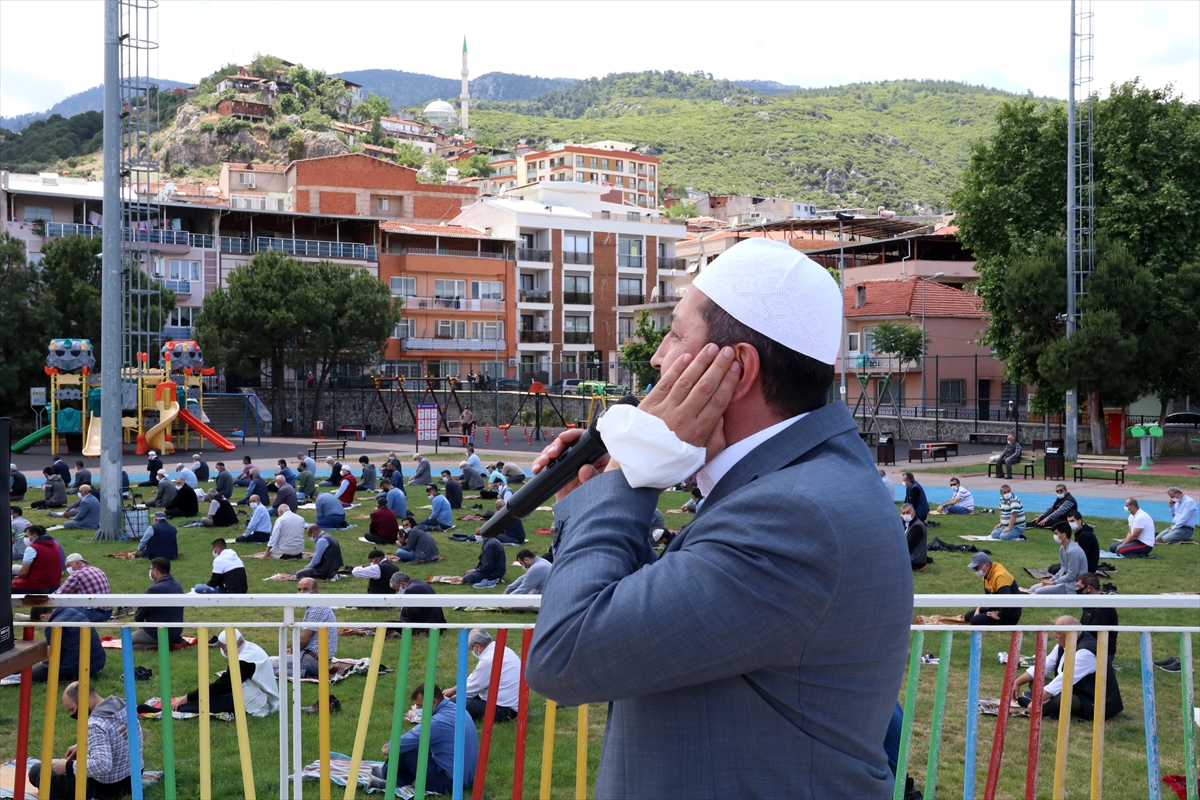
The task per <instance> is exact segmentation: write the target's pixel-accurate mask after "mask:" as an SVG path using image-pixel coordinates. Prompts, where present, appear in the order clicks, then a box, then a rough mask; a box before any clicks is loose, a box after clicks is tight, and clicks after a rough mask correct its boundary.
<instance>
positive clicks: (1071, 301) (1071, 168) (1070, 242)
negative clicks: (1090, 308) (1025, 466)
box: [1063, 0, 1079, 461]
mask: <svg viewBox="0 0 1200 800" xmlns="http://www.w3.org/2000/svg"><path fill="white" fill-rule="evenodd" d="M1067 52H1068V53H1069V54H1070V57H1069V58H1068V62H1069V77H1068V80H1067V340H1068V341H1070V339H1071V337H1073V336H1074V335H1075V0H1071V49H1070V50H1068V51H1067ZM1063 415H1064V417H1065V419H1066V423H1067V431H1066V437H1065V441H1064V442H1063V444H1064V450H1065V451H1066V452H1065V453H1064V455H1065V456H1066V459H1067V460H1068V461H1074V460H1075V459H1076V458H1078V456H1079V419H1078V417H1079V397H1078V391H1077V388H1076V386H1075V384H1074V383H1072V384H1071V385H1070V386H1069V387H1068V388H1067V397H1066V403H1065V408H1064V409H1063Z"/></svg>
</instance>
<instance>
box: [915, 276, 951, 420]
mask: <svg viewBox="0 0 1200 800" xmlns="http://www.w3.org/2000/svg"><path fill="white" fill-rule="evenodd" d="M945 274H946V273H944V272H935V273H934V274H933V275H930V276H929V277H928V278H923V279H922V280H921V416H922V417H923V416H925V287H926V286H927V285H928V284H929V282H930V281H932V280H937V279H938V278H940V277H942V276H943V275H945Z"/></svg>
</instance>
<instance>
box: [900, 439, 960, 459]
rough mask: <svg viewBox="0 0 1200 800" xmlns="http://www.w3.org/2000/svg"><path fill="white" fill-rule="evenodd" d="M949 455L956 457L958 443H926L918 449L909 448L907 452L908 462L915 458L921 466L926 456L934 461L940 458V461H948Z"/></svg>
mask: <svg viewBox="0 0 1200 800" xmlns="http://www.w3.org/2000/svg"><path fill="white" fill-rule="evenodd" d="M951 451H953V452H951ZM951 455H955V456H956V455H958V442H926V443H925V444H923V445H921V446H920V447H910V448H909V450H908V460H909V462H911V461H912V460H913V459H914V458H915V459H917V460H918V461H920V462H921V463H922V464H924V463H925V457H926V456H929V458H931V459H933V460H934V461H937V460H938V456H941V458H942V461H948V460H949V458H948V457H949V456H951Z"/></svg>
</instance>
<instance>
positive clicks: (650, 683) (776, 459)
mask: <svg viewBox="0 0 1200 800" xmlns="http://www.w3.org/2000/svg"><path fill="white" fill-rule="evenodd" d="M846 297H849V298H850V300H851V301H852V300H853V292H851V293H850V294H849V295H846ZM845 302H846V301H845V298H844V297H843V293H842V292H841V291H840V290H839V289H838V287H837V284H836V282H835V281H834V280H833V278H831V277H830V275H829V273H828V272H826V271H825V269H823V268H822V267H820V266H819V265H817V264H816V263H815V262H813V261H811V260H810V259H808V258H807V257H806V256H804V255H803V254H802V253H800V252H798V251H797V250H795V249H793V248H792V247H790V246H789V245H787V244H786V243H784V242H776V241H771V240H767V239H749V240H746V241H743V242H740V243H738V244H737V245H735V246H734V247H732V248H730V249H729V250H727V251H726V252H725V253H724V254H722V255H721V256H720V257H719V258H717V259H716V260H715V261H714V262H712V263H711V264H709V265H708V266H707V267H706V268H705V269H704V271H702V272H701V273H700V274H699V275H698V276H697V277H696V279H695V281H694V282H693V284H692V286H691V288H690V289H689V290H688V291H687V293H686V294H684V296H683V299H682V300H680V302H679V304H678V305H677V306H676V307H675V310H674V313H673V316H672V324H671V328H670V331H669V332H668V333H667V335H666V337H665V338H664V339H663V341H662V344H661V345H660V346H659V349H658V351H657V352H656V353H655V354H654V356H653V358H652V359H651V364H652V365H653V366H654V367H655V368H656V369H658V370H659V371H660V374H661V377H660V378H659V380H658V381H657V382H656V383H655V385H654V389H653V390H652V391H651V392H650V394H648V395H647V396H646V397H645V399H644V400H642V402H641V405H640V406H639V407H637V408H633V407H632V406H622V405H615V406H610V407H609V409H608V411H607V412H606V413H605V415H604V417H602V418H601V420H600V422H599V423H598V426H599V428H600V431H601V433H602V435H603V437H604V443H605V444H606V445H607V446H608V450H609V456H608V458H603V457H602V458H600V459H598V460H597V461H595V462H594V463H593V464H591V465H588V466H584V467H582V468H580V470H579V474H578V475H576V476H575V479H574V480H573V481H571V482H570V483H568V484H567V485H566V486H565V487H564V488H563V490H562V491H561V492H560V493H559V495H558V497H559V500H558V502H557V503H556V504H555V506H554V517H555V524H554V538H553V540H552V552H553V555H554V569H553V571H552V572H551V574H550V578H549V579H548V580H547V582H546V588H545V591H544V592H543V595H542V597H543V601H544V602H543V605H542V609H541V611H540V612H539V619H538V626H537V628H536V629H535V631H534V635H533V642H532V646H531V649H530V653H529V658H528V659H527V661H526V678H527V680H528V682H529V685H530V687H531V688H533V689H534V690H536V691H537V692H538V693H539V694H542V695H543V696H545V697H547V698H551V699H554V700H556V701H558V702H559V703H560V704H568V705H569V704H578V703H591V702H605V701H609V702H610V703H611V705H610V706H609V709H610V710H609V717H608V732H607V735H606V736H605V741H604V749H603V751H602V754H601V758H600V765H599V772H598V782H597V787H596V795H597V796H598V797H621V796H629V795H633V794H636V795H639V796H645V797H667V796H671V797H701V796H730V797H749V796H756V797H789V798H825V797H835V796H836V797H882V796H885V795H887V794H890V793H891V789H892V784H893V780H892V776H891V772H890V771H889V770H888V765H887V759H886V755H885V753H884V750H883V747H882V743H883V741H884V738H885V736H886V734H887V729H888V725H889V723H890V721H891V718H892V712H893V710H894V708H895V704H896V696H897V694H898V693H899V691H900V685H901V681H902V679H903V675H904V670H905V666H906V662H907V657H908V640H909V623H910V622H911V619H912V596H913V580H912V572H911V570H898V569H896V567H897V566H898V565H900V564H903V563H905V560H906V559H907V558H908V551H907V547H906V545H905V537H904V531H903V528H902V526H901V524H900V519H899V517H898V515H897V514H896V507H895V505H894V503H893V499H892V498H891V497H889V496H888V495H887V492H885V491H884V489H883V485H882V484H881V482H880V481H879V476H878V474H877V472H876V470H877V467H876V465H875V463H874V459H873V457H872V454H871V452H870V451H869V450H868V448H867V446H866V445H865V444H864V443H863V441H862V439H861V438H860V437H859V435H858V424H857V422H856V421H855V419H854V418H853V417H852V416H851V414H850V411H849V409H848V408H847V407H846V404H845V403H841V402H837V403H829V404H827V403H828V398H829V393H830V388H831V386H832V384H833V378H834V364H835V362H836V361H837V359H838V352H839V348H840V346H841V344H842V340H843V337H842V310H843V307H844V303H845ZM619 409H624V410H623V411H621V410H619ZM614 412H616V413H614ZM582 433H583V432H582V431H580V430H579V429H573V430H568V431H564V432H563V433H562V434H560V435H559V436H558V438H557V439H556V440H555V441H554V442H553V443H551V445H550V446H549V447H547V448H546V449H545V450H543V451H542V453H541V455H539V456H538V458H537V460H536V461H535V462H534V472H535V473H536V472H540V471H541V470H543V469H546V468H547V465H548V463H549V462H550V461H551V460H552V459H554V458H557V457H558V456H559V455H560V454H561V453H562V451H563V448H564V447H566V446H567V445H569V444H571V443H572V442H575V441H577V440H578V438H579V436H581V435H582ZM693 473H696V483H697V485H699V486H700V489H701V492H702V493H703V494H704V496H705V497H706V498H707V499H706V500H705V503H704V511H703V513H701V514H699V515H698V516H697V517H696V519H695V520H694V521H693V522H692V523H691V524H689V525H688V526H687V528H685V529H684V531H683V532H682V533H680V534H679V535H678V536H676V537H675V538H674V539H673V540H672V541H671V543H670V544H669V545H668V546H667V548H666V550H665V551H664V552H663V554H662V555H660V556H658V558H657V560H655V558H654V554H653V549H652V547H651V545H650V540H649V537H648V536H647V521H648V520H649V519H650V518H651V517H652V515H653V512H654V509H655V508H656V507H657V504H658V498H659V490H660V489H662V488H664V487H667V486H673V485H676V484H678V483H679V482H681V481H683V480H685V479H686V478H687V477H688V476H689V475H691V474H693ZM846 487H855V502H854V503H853V504H852V506H848V505H847V504H846V503H845V502H844V499H843V498H844V497H845V492H846ZM851 529H853V530H856V531H861V532H863V533H864V534H865V535H861V536H849V537H848V536H846V534H845V532H846V531H847V530H851ZM850 575H870V576H871V579H870V580H854V579H849V577H848V576H850ZM663 608H670V609H671V613H668V614H664V613H662V609H663ZM731 630H745V631H747V634H748V635H746V636H744V637H737V640H736V641H733V642H732V643H731V641H730V638H729V635H728V634H729V631H731ZM851 630H853V631H854V635H853V636H848V635H847V631H851ZM630 631H637V632H638V635H637V636H633V637H631V636H630V635H629V632H630ZM666 654H670V656H671V657H666ZM800 720H802V721H803V723H802V724H801V723H800V722H799V721H800ZM664 741H670V742H673V743H674V749H673V752H674V753H675V757H674V758H672V759H670V760H669V761H668V762H664V761H662V760H661V759H658V758H655V757H653V756H652V755H650V754H652V753H654V752H655V751H656V750H657V749H658V748H659V747H660V746H661V743H662V742H664ZM797 754H801V761H800V762H797V760H796V759H797ZM760 765H769V767H768V768H766V769H759V768H757V766H760ZM782 765H788V766H787V767H786V768H784V767H783V766H782ZM743 767H744V768H743Z"/></svg>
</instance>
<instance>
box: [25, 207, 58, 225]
mask: <svg viewBox="0 0 1200 800" xmlns="http://www.w3.org/2000/svg"><path fill="white" fill-rule="evenodd" d="M38 220H41V221H43V222H53V221H54V209H53V208H50V207H49V206H25V221H26V222H37V221H38Z"/></svg>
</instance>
